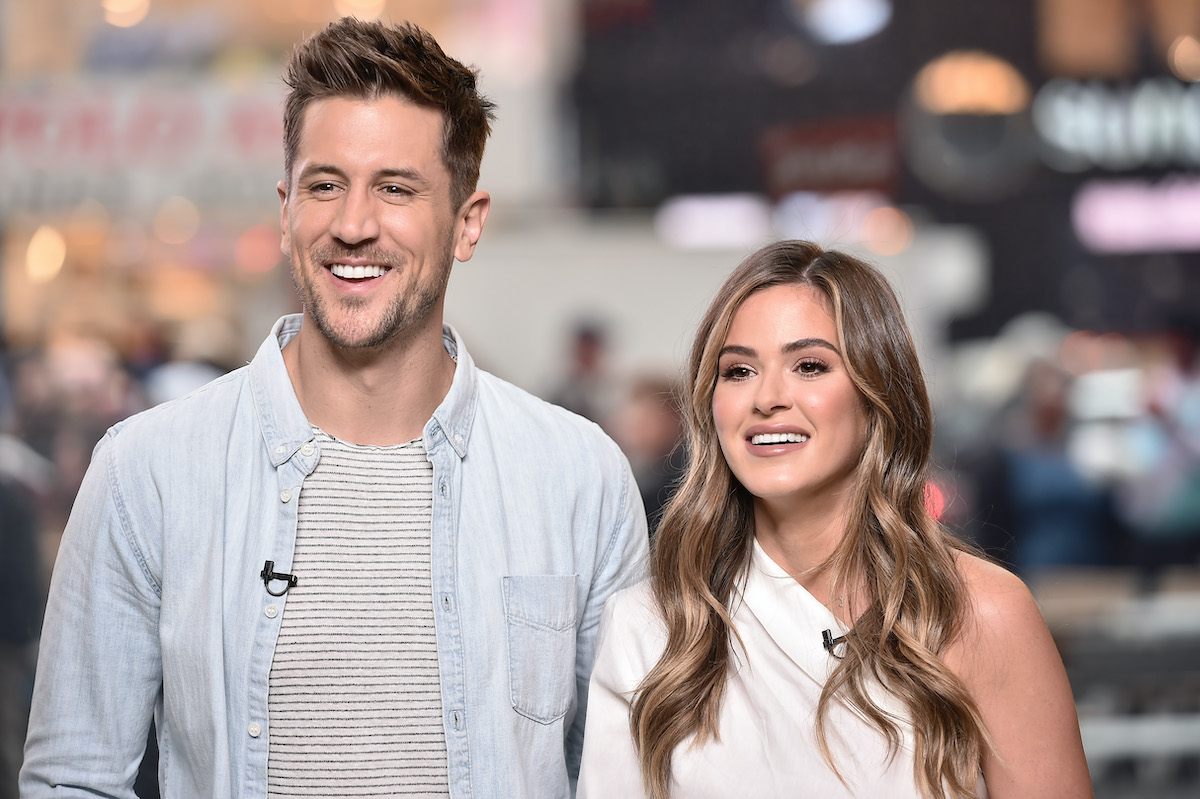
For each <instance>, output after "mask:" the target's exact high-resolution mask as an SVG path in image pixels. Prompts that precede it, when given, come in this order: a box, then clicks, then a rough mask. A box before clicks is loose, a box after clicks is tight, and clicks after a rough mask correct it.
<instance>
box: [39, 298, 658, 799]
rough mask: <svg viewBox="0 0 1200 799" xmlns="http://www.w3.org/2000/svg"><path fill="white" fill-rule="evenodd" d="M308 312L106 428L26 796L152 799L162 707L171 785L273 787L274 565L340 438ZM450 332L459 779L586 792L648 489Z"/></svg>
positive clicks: (42, 661)
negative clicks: (307, 387) (329, 419)
mask: <svg viewBox="0 0 1200 799" xmlns="http://www.w3.org/2000/svg"><path fill="white" fill-rule="evenodd" d="M300 319H301V317H300V316H288V317H284V318H283V319H281V320H280V321H279V322H278V323H277V324H276V325H275V327H274V329H273V330H272V331H271V335H270V336H268V338H267V340H266V341H265V342H264V343H263V345H262V347H261V348H260V349H259V351H258V354H257V355H256V356H255V357H254V360H253V361H252V362H251V363H250V364H249V365H247V366H245V367H243V368H241V369H239V370H237V371H235V372H232V373H230V374H228V375H226V376H224V377H222V378H220V379H218V380H216V381H215V382H213V383H210V384H209V385H208V386H206V387H204V388H202V389H200V390H199V391H197V392H195V393H193V394H191V395H189V396H188V397H185V398H183V399H181V400H178V401H175V402H171V403H167V404H165V405H161V406H158V407H156V408H153V409H151V410H149V411H146V412H145V413H142V414H139V415H137V416H134V417H132V418H130V419H128V420H126V421H124V422H122V423H120V424H118V425H116V426H114V427H113V428H112V430H110V431H109V432H108V434H107V435H106V436H105V438H104V439H103V440H102V441H101V442H100V443H99V444H98V445H97V447H96V451H95V453H94V455H93V459H92V463H91V466H90V468H89V469H88V473H87V476H86V478H85V479H84V481H83V486H82V488H81V489H80V491H79V495H78V498H77V499H76V502H75V507H74V508H73V510H72V513H71V518H70V521H69V522H68V524H67V529H66V532H65V533H64V535H63V540H62V546H61V549H60V551H59V555H58V560H57V563H56V565H55V569H54V578H53V581H52V585H51V594H50V602H49V605H48V608H47V611H46V621H45V628H44V631H43V636H42V643H41V652H40V657H39V663H38V671H37V680H36V683H35V688H34V700H33V712H32V717H31V719H30V724H29V737H28V741H27V744H26V751H25V765H24V768H23V769H22V772H21V796H22V797H24V798H25V799H39V797H49V796H79V797H84V796H86V797H93V798H94V797H95V796H119V797H132V796H133V795H134V794H133V789H132V785H133V781H134V777H135V775H136V772H137V768H138V763H139V761H140V758H141V755H142V751H143V749H144V747H145V741H146V735H147V732H148V728H149V724H150V718H151V714H152V713H153V715H154V718H155V720H156V722H157V725H158V734H159V748H160V766H159V777H160V780H161V783H162V787H163V796H164V797H170V798H171V799H183V798H185V797H255V798H257V797H264V796H266V793H267V748H268V746H269V745H270V737H271V730H270V727H269V725H268V719H267V678H268V673H269V671H270V668H271V657H272V651H273V649H274V646H275V639H276V635H277V634H278V632H279V624H280V621H281V617H282V615H283V611H284V605H285V603H286V602H287V596H286V594H285V595H284V596H280V597H276V596H272V595H271V594H269V593H268V592H267V590H266V587H265V586H264V583H263V580H262V578H261V577H260V572H262V570H263V564H264V562H265V561H268V560H270V561H274V563H275V567H274V568H275V571H277V572H290V571H291V561H292V549H293V545H294V543H295V537H296V507H297V500H298V497H299V494H300V492H301V491H303V490H304V479H305V477H306V476H307V475H309V474H311V473H312V471H313V469H314V468H315V467H316V465H317V461H318V460H319V459H320V457H321V452H320V449H319V448H318V447H317V445H316V444H315V443H314V440H313V431H312V426H311V425H310V424H309V422H308V420H307V419H306V418H305V416H304V413H303V412H302V411H301V409H300V404H299V402H298V401H297V399H296V395H295V393H294V391H293V390H292V385H291V382H290V381H289V379H288V375H287V372H286V370H285V368H284V364H283V358H282V355H281V352H280V348H281V347H282V345H283V344H284V343H286V342H287V341H288V340H289V339H290V338H291V337H292V336H294V335H295V334H296V332H297V331H298V330H299V329H300ZM444 341H445V345H446V348H447V350H448V351H449V352H450V354H451V355H452V356H454V357H455V358H456V360H457V362H458V366H457V368H456V370H455V373H454V381H453V384H452V385H451V388H450V391H449V393H448V394H447V395H446V398H445V400H444V401H443V402H442V404H441V405H440V406H439V407H438V409H437V410H436V411H435V412H434V414H433V418H432V419H430V421H429V422H428V424H426V425H425V429H424V443H425V448H426V450H427V451H428V457H429V460H430V462H431V463H432V464H433V475H434V476H433V489H434V490H433V494H434V496H433V499H434V503H433V531H432V535H433V541H432V558H433V603H434V612H435V617H436V625H437V640H438V660H439V664H440V666H441V678H442V704H443V711H444V722H445V730H446V743H447V746H448V749H449V773H450V791H451V795H452V796H454V797H456V799H467V798H468V797H472V798H473V799H485V798H490V797H511V798H512V799H535V798H536V797H567V796H569V795H570V793H571V786H572V785H573V783H574V778H575V776H576V774H577V772H578V767H579V757H580V752H581V748H582V737H583V719H584V711H585V709H586V702H587V693H586V692H587V685H588V677H589V675H590V672H591V667H592V659H593V656H594V647H595V641H596V629H597V625H598V623H599V620H600V614H601V611H602V609H603V607H604V603H605V600H607V598H608V597H609V595H611V594H612V593H613V592H614V591H616V590H617V589H618V588H620V587H622V586H624V585H627V584H629V583H631V582H633V581H635V580H636V579H637V578H638V577H639V576H640V574H641V570H642V566H643V562H644V558H645V553H646V526H645V517H644V515H643V510H642V505H641V500H640V498H639V495H638V492H637V490H636V488H635V485H634V482H633V478H632V475H631V473H630V470H629V465H628V463H627V462H626V460H625V458H624V456H623V455H622V454H621V452H620V451H619V450H618V449H617V447H616V445H615V444H614V443H613V442H612V441H611V440H610V439H608V438H607V437H606V436H605V435H604V434H603V433H602V432H601V431H600V429H599V428H598V427H596V426H595V425H594V424H592V423H591V422H588V421H586V420H583V419H582V418H580V417H578V416H575V415H573V414H570V413H568V412H567V411H564V410H562V409H560V408H556V407H554V406H552V405H549V404H547V403H545V402H543V401H541V400H539V399H537V398H535V397H532V396H530V395H529V394H526V393H525V392H523V391H521V390H520V389H517V388H515V387H514V386H511V385H509V384H508V383H505V382H504V381H502V380H499V379H497V378H496V377H494V376H492V375H489V374H487V373H486V372H483V371H480V370H478V369H476V368H475V366H474V364H473V362H472V361H471V358H470V356H469V355H468V354H467V351H466V349H465V348H464V346H463V344H462V341H461V340H460V339H459V338H458V336H457V334H455V333H454V331H453V330H452V329H450V328H449V327H446V328H445V332H444ZM297 578H298V579H299V580H300V581H301V582H303V580H304V575H303V574H298V575H297ZM280 588H282V583H280V582H274V583H272V589H273V590H276V591H278V590H279V589H280Z"/></svg>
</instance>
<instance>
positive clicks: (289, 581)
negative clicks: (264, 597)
mask: <svg viewBox="0 0 1200 799" xmlns="http://www.w3.org/2000/svg"><path fill="white" fill-rule="evenodd" d="M258 576H259V577H261V578H262V581H263V585H264V586H265V587H266V589H267V593H268V594H270V595H271V596H283V595H284V594H286V593H287V592H288V589H289V588H291V587H293V586H294V585H296V582H297V580H296V575H294V574H283V573H282V572H277V571H275V561H273V560H268V561H267V562H266V563H264V564H263V570H262V571H261V572H259V573H258ZM272 580H283V582H284V585H283V590H282V591H272V590H271V581H272Z"/></svg>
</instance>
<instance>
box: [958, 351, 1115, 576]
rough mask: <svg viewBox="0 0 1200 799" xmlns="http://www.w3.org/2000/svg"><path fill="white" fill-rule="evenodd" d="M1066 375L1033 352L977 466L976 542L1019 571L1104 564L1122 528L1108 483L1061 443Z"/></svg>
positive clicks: (1065, 430) (1066, 423) (1066, 426)
mask: <svg viewBox="0 0 1200 799" xmlns="http://www.w3.org/2000/svg"><path fill="white" fill-rule="evenodd" d="M1072 383H1073V378H1072V376H1071V375H1070V373H1068V372H1067V371H1066V370H1065V369H1064V368H1063V367H1062V365H1060V364H1059V363H1056V362H1055V361H1053V360H1050V359H1046V358H1035V359H1034V360H1033V361H1032V362H1030V364H1029V366H1028V367H1027V368H1026V370H1025V374H1024V377H1023V379H1022V380H1021V383H1020V386H1019V388H1018V390H1017V394H1016V396H1015V397H1014V399H1013V401H1012V403H1011V404H1010V406H1009V407H1008V408H1007V410H1006V412H1005V415H1004V418H1002V419H1001V421H1000V423H999V424H998V425H996V426H995V433H994V437H993V438H992V439H991V449H990V451H989V452H988V453H986V454H985V456H984V457H983V459H982V465H981V467H980V469H979V471H978V485H979V489H978V492H977V506H978V508H979V519H978V521H977V523H976V525H977V531H976V532H975V533H974V534H973V536H972V537H973V538H974V540H975V543H976V544H978V545H979V546H980V547H981V548H983V549H984V550H986V551H987V552H988V553H990V554H992V555H993V556H995V557H997V558H999V559H1000V560H1002V561H1004V563H1005V564H1006V565H1008V566H1009V567H1010V568H1012V569H1013V570H1015V571H1016V572H1017V573H1018V574H1021V575H1022V576H1024V577H1031V576H1034V575H1035V574H1036V573H1037V572H1039V571H1044V570H1049V569H1055V568H1061V567H1070V566H1111V565H1113V564H1114V563H1115V562H1116V560H1117V553H1118V551H1119V550H1120V548H1121V546H1122V541H1123V539H1124V534H1123V532H1122V527H1121V525H1120V523H1119V521H1118V520H1117V517H1116V515H1115V509H1114V500H1113V491H1112V487H1111V485H1109V484H1108V483H1105V482H1103V481H1101V480H1099V479H1096V478H1094V477H1093V476H1090V475H1088V474H1086V473H1085V472H1084V471H1083V470H1082V469H1081V468H1080V466H1079V464H1077V463H1076V461H1075V459H1074V458H1073V457H1072V455H1071V452H1070V450H1069V447H1068V435H1069V433H1070V430H1071V423H1072V419H1071V409H1070V406H1069V402H1068V398H1069V394H1070V391H1071V386H1072Z"/></svg>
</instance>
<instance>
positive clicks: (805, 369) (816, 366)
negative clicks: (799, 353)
mask: <svg viewBox="0 0 1200 799" xmlns="http://www.w3.org/2000/svg"><path fill="white" fill-rule="evenodd" d="M796 368H797V369H798V370H799V372H800V373H801V374H805V375H815V374H820V373H821V372H824V371H825V368H826V367H825V364H823V363H821V362H820V361H801V362H800V365H799V366H797V367H796Z"/></svg>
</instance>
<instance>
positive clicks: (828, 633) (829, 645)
mask: <svg viewBox="0 0 1200 799" xmlns="http://www.w3.org/2000/svg"><path fill="white" fill-rule="evenodd" d="M292 579H295V578H292ZM285 590H286V589H285ZM844 643H846V636H844V635H839V636H838V637H837V638H834V637H833V631H832V630H821V646H823V647H824V648H825V651H826V652H828V653H829V654H831V655H833V656H834V657H835V658H838V659H839V660H840V659H841V657H842V656H841V655H839V654H838V653H837V652H834V651H833V648H834V647H835V646H837V645H838V644H844Z"/></svg>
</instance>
